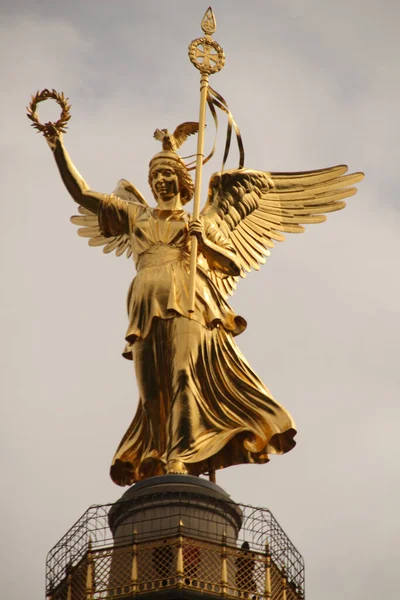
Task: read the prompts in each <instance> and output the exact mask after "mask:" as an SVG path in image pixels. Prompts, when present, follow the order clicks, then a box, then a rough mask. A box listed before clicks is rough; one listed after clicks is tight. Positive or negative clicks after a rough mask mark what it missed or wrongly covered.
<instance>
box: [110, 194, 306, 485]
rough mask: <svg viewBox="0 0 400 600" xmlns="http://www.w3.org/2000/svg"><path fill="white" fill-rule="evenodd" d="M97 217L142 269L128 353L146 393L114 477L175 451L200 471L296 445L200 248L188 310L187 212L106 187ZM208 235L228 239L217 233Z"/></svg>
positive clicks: (136, 476)
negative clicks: (130, 199) (125, 241)
mask: <svg viewBox="0 0 400 600" xmlns="http://www.w3.org/2000/svg"><path fill="white" fill-rule="evenodd" d="M98 216H99V222H100V227H101V230H102V232H103V234H105V235H120V234H122V233H125V234H127V235H129V236H130V240H131V246H132V252H133V257H134V260H135V264H136V269H137V275H136V277H135V278H134V280H133V282H132V284H131V286H130V289H129V293H128V316H129V326H128V331H127V334H126V340H127V346H126V348H125V351H124V356H125V357H126V358H130V359H133V361H134V366H135V372H136V378H137V384H138V388H139V394H140V400H139V405H138V407H137V411H136V414H135V416H134V418H133V421H132V423H131V425H130V426H129V428H128V430H127V432H126V433H125V435H124V437H123V439H122V441H121V443H120V445H119V447H118V449H117V452H116V454H115V456H114V459H113V463H112V466H111V477H112V479H113V480H114V481H115V482H116V483H118V484H119V485H129V484H131V483H133V482H135V481H139V480H141V479H144V478H147V477H150V476H152V475H155V474H160V473H162V472H165V465H166V463H167V462H169V461H171V460H179V461H182V462H184V463H185V465H186V468H187V470H188V472H189V473H190V474H192V475H199V474H201V473H204V472H207V471H209V470H210V469H219V468H224V467H228V466H230V465H234V464H240V463H264V462H267V461H268V453H275V454H282V453H284V452H287V451H289V450H290V449H291V448H293V446H294V445H295V442H294V440H293V437H294V435H295V433H296V431H295V425H294V423H293V420H292V418H291V417H290V415H289V413H288V412H287V411H286V410H285V409H284V408H283V407H282V406H281V405H280V404H278V403H277V402H276V401H275V400H274V399H273V397H272V396H271V394H270V392H269V391H268V390H267V388H266V387H265V385H264V384H263V383H262V382H261V381H260V379H259V378H258V377H257V375H256V374H255V373H254V372H253V371H252V369H251V368H250V366H249V364H248V363H247V361H246V359H245V358H244V357H243V355H242V353H241V352H240V350H239V348H238V347H237V345H236V343H235V341H234V339H233V337H234V336H235V335H238V334H239V333H241V332H242V331H243V330H244V329H245V327H246V321H245V320H244V319H243V318H242V317H240V316H238V315H236V314H235V312H234V311H233V309H232V308H231V307H230V306H229V304H228V303H227V302H226V300H225V299H224V298H223V297H222V296H221V294H220V292H219V290H218V289H217V287H216V286H215V285H214V283H213V282H212V281H211V279H210V277H209V272H210V267H209V265H208V263H207V260H206V259H205V257H204V256H202V255H199V263H198V269H197V275H196V291H195V310H194V313H193V314H192V316H191V317H190V318H189V313H188V307H189V262H190V239H189V233H188V215H187V213H185V211H183V210H178V211H160V210H158V209H155V210H153V209H150V208H148V207H145V206H142V205H140V204H134V203H127V202H125V201H123V200H120V199H119V198H116V197H114V196H108V197H106V198H105V199H104V200H103V201H102V202H101V205H100V208H99V213H98ZM206 233H207V232H206ZM210 235H211V233H210ZM212 235H213V239H212V241H213V242H214V243H217V244H220V245H221V246H225V247H226V246H227V242H226V240H222V239H221V238H220V237H219V234H218V232H217V233H215V232H214V233H213V234H212Z"/></svg>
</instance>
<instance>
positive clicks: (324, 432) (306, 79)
mask: <svg viewBox="0 0 400 600" xmlns="http://www.w3.org/2000/svg"><path fill="white" fill-rule="evenodd" d="M206 8H207V4H206V3H204V4H202V3H201V2H199V1H196V2H194V1H193V2H179V1H177V0H169V2H158V1H155V0H147V2H136V1H134V0H129V1H128V0H119V1H118V0H114V1H113V2H105V1H104V2H103V1H99V0H98V1H94V0H87V1H85V2H81V1H79V2H78V1H76V0H69V1H68V2H61V1H59V0H42V1H41V2H40V1H37V0H20V1H18V0H13V1H11V0H8V1H7V0H3V1H2V3H1V18H0V57H1V58H0V61H1V65H2V68H1V73H2V75H1V84H0V85H1V90H2V94H1V111H0V119H1V129H2V139H1V149H0V152H1V163H0V164H1V169H2V183H3V201H2V202H1V219H2V221H1V222H2V232H3V235H2V262H3V271H2V272H3V275H2V294H1V298H0V302H1V313H0V316H1V320H2V324H1V331H2V342H3V344H2V355H1V365H2V378H1V384H2V394H1V396H2V400H3V401H2V418H1V426H2V430H3V431H2V436H1V441H2V444H3V446H4V448H3V450H2V453H1V455H2V459H3V460H4V463H3V466H2V470H1V475H2V489H3V493H2V500H1V503H2V510H1V514H2V517H3V519H4V524H3V526H2V531H3V533H2V550H3V552H4V556H3V557H2V558H1V562H0V564H1V570H2V571H3V573H2V577H1V580H2V584H1V585H2V587H3V589H2V594H3V596H4V597H7V598H14V597H15V598H22V597H24V596H26V593H27V592H28V593H29V597H30V598H32V599H36V598H42V597H43V595H44V566H45V556H46V553H47V551H48V550H50V548H51V547H52V546H53V545H54V544H55V543H56V542H57V541H58V540H59V539H60V537H61V536H62V535H63V534H64V533H65V532H66V531H67V529H68V528H69V527H70V526H71V525H72V524H73V523H74V522H75V521H76V519H78V518H79V517H80V515H81V514H82V513H83V512H84V511H85V510H86V508H87V507H88V506H89V505H91V504H95V503H106V502H112V501H114V500H116V499H117V498H118V497H119V496H120V495H121V493H122V492H123V491H124V490H123V489H122V488H118V487H117V486H115V485H114V484H113V483H112V482H111V480H110V479H109V477H108V469H109V464H110V461H111V458H112V455H113V453H114V451H115V449H116V446H117V444H118V443H119V441H120V438H121V436H122V434H123V433H124V431H125V429H126V427H127V426H128V423H129V422H130V420H131V418H132V415H133V413H134V411H135V407H136V403H137V392H136V385H135V381H134V377H133V370H132V364H131V363H130V362H127V361H124V360H123V359H122V358H121V356H120V353H121V351H122V348H123V338H124V333H125V329H126V325H127V320H126V314H125V296H126V292H127V289H128V286H129V283H130V281H131V279H132V277H133V273H134V269H133V265H132V263H131V262H130V261H127V260H126V259H125V258H124V257H123V258H120V259H117V258H116V257H115V256H114V255H109V256H104V255H103V254H102V252H101V251H100V250H99V249H97V248H93V249H92V248H89V247H87V245H86V243H85V241H84V240H82V239H80V238H78V236H77V235H76V228H75V227H74V226H73V225H71V224H70V223H69V217H70V215H72V214H74V213H75V212H76V208H75V205H74V204H73V202H72V200H71V199H70V197H69V196H68V194H67V192H66V191H65V189H64V188H63V185H62V183H61V181H60V179H59V175H58V173H57V170H56V168H55V164H54V161H53V158H52V156H51V153H50V151H49V149H48V148H47V145H46V143H45V141H44V140H43V139H42V138H41V136H39V135H35V133H34V131H33V129H32V128H30V127H29V122H28V120H27V118H26V117H25V112H26V111H25V106H26V104H27V103H28V102H29V99H30V95H31V94H32V93H34V92H36V90H38V89H43V88H44V87H49V88H53V87H54V88H56V89H57V90H59V91H60V90H63V91H64V92H65V94H66V95H67V96H69V98H70V101H71V103H72V119H71V122H70V129H69V132H68V134H67V135H66V136H65V143H66V146H67V148H68V150H69V152H70V154H71V157H72V159H73V161H74V162H75V164H76V166H77V168H78V169H79V170H80V172H81V173H82V175H83V176H84V177H85V179H86V180H87V182H88V183H89V185H90V186H91V187H92V188H93V189H95V190H98V191H102V192H108V191H111V190H113V189H114V187H115V184H116V182H117V181H118V180H119V179H120V178H121V177H125V178H127V179H129V180H131V181H132V182H134V183H135V185H136V186H137V187H138V188H139V189H140V190H141V191H142V193H143V194H144V195H145V196H146V197H147V198H149V201H150V200H151V195H150V190H149V188H148V184H147V165H148V161H149V159H150V158H151V156H152V155H153V154H154V153H155V152H157V151H158V150H159V148H158V144H157V143H156V142H155V141H154V140H153V138H152V134H153V131H154V129H155V128H156V127H159V128H163V127H168V128H169V129H173V128H174V127H175V126H176V125H177V124H178V123H181V122H182V121H185V120H197V116H198V96H199V95H198V82H199V73H198V72H197V71H196V70H195V69H194V68H193V66H192V65H191V64H190V62H189V60H188V57H187V46H188V44H189V43H190V42H191V40H192V39H194V38H196V37H199V36H200V35H201V30H200V21H201V18H202V16H203V14H204V12H205V10H206ZM213 8H214V12H215V14H216V17H217V23H218V29H217V32H216V34H215V39H216V40H217V41H218V42H219V43H220V45H222V46H223V48H224V50H225V53H226V56H227V60H226V65H225V68H224V70H223V71H222V72H221V73H219V74H217V75H214V76H213V77H212V80H211V83H212V85H213V87H214V88H215V89H216V90H217V91H218V92H219V93H220V94H222V95H223V96H224V97H225V98H226V99H227V101H228V103H229V106H230V108H231V110H232V112H233V114H234V116H235V119H236V120H237V122H238V124H239V126H240V127H241V130H242V134H243V140H244V144H245V149H246V165H247V166H249V167H252V168H255V169H262V170H272V171H295V170H308V169H318V168H323V167H326V166H331V165H334V164H340V163H346V164H348V165H349V166H350V169H351V170H363V171H364V172H365V173H366V178H365V181H364V182H362V183H361V184H359V194H357V196H355V197H353V198H351V199H350V200H349V202H348V207H347V208H346V209H345V211H343V212H340V213H336V214H334V215H332V216H330V218H329V220H328V222H327V223H325V224H323V225H318V226H311V227H309V228H308V230H307V232H306V233H305V234H304V235H302V236H292V237H291V238H290V239H288V240H287V241H286V242H285V243H284V244H282V245H279V247H277V248H275V249H274V250H273V252H272V256H271V258H270V260H269V262H268V264H267V265H266V266H265V267H264V268H263V269H262V270H261V271H260V272H259V273H257V274H252V275H250V276H249V277H248V278H247V279H246V280H245V281H243V282H241V284H240V287H239V290H238V292H237V293H236V295H235V296H234V298H233V301H232V304H233V306H234V307H235V309H236V310H237V311H238V312H239V314H242V315H243V316H244V317H246V318H247V320H248V329H247V331H246V332H245V333H244V334H243V335H242V336H241V337H240V338H239V339H238V343H239V345H240V348H241V349H242V351H243V352H244V354H245V356H246V357H247V358H248V360H249V362H250V364H251V365H252V367H253V368H254V369H255V370H256V372H257V373H258V374H259V375H260V376H261V378H262V379H263V380H264V382H265V383H266V385H267V386H268V388H269V389H270V390H271V391H272V393H273V394H274V396H275V397H276V398H277V400H279V401H280V402H281V403H282V404H284V406H285V407H287V408H288V409H289V410H290V412H291V413H292V414H293V416H294V418H295V420H296V422H297V426H298V431H299V433H298V438H297V440H298V445H297V447H296V448H295V450H294V451H293V452H290V453H289V454H287V455H285V456H283V457H273V459H272V460H271V462H270V463H269V464H268V465H265V466H242V467H235V468H231V469H227V470H225V471H224V472H219V473H218V474H217V481H218V483H219V484H220V485H221V486H222V487H224V489H225V490H226V491H227V492H228V493H229V494H231V496H232V498H233V499H234V500H236V501H240V502H244V503H248V504H253V505H258V506H265V507H268V508H270V509H271V510H272V512H273V514H274V516H275V517H276V518H277V520H278V521H279V523H280V524H281V525H282V527H283V528H284V530H285V531H286V533H287V534H288V536H289V537H290V538H291V540H292V541H293V543H294V544H295V545H296V546H297V548H298V549H299V550H300V551H301V553H302V554H303V556H304V557H305V560H306V588H307V598H308V600H322V599H323V600H337V599H338V598H349V599H351V600H366V599H369V598H371V600H372V599H374V600H375V599H378V598H384V597H385V598H395V597H396V596H397V594H398V590H399V585H400V578H399V575H398V564H399V559H400V549H399V539H400V531H399V516H398V515H399V491H400V489H399V487H400V485H399V458H400V457H399V450H400V441H399V434H398V428H399V417H400V402H399V383H400V367H399V316H400V302H399V296H400V294H399V291H400V290H399V288H400V285H399V265H398V263H399V258H400V257H399V243H398V237H399V236H398V229H399V225H400V201H399V197H398V191H397V189H398V177H397V173H398V160H399V139H400V132H399V116H398V111H399V106H400V85H399V71H398V60H399V51H400V48H399V45H400V44H399V34H398V27H399V19H400V4H399V3H398V2H397V0H381V1H380V2H377V1H375V0H347V1H344V0H336V2H331V1H330V0H318V1H316V0H315V1H314V0H268V1H267V0H263V1H261V0H260V1H256V0H248V1H247V2H239V1H231V2H226V1H225V2H224V1H223V0H214V2H213ZM49 104H50V103H47V105H46V106H45V105H41V106H40V111H39V112H40V114H41V116H42V118H43V119H45V118H50V115H51V117H54V115H56V113H57V111H56V110H55V109H53V108H52V107H50V106H49ZM52 111H53V112H52ZM194 143H195V142H191V144H189V143H188V144H187V145H186V147H185V152H186V151H187V153H191V152H193V151H194V148H195V145H194ZM211 143H212V124H211V122H210V123H209V127H208V133H207V144H208V146H209V147H210V145H211ZM221 156H222V147H221V145H220V147H219V153H217V157H216V158H215V160H214V161H213V164H212V167H211V169H212V170H218V168H219V166H220V161H221ZM236 160H237V158H236V156H235V153H233V155H232V159H231V163H230V166H236ZM210 173H211V170H210V169H208V170H206V172H205V179H204V195H205V193H206V182H207V177H208V176H209V175H210ZM289 237H290V236H289Z"/></svg>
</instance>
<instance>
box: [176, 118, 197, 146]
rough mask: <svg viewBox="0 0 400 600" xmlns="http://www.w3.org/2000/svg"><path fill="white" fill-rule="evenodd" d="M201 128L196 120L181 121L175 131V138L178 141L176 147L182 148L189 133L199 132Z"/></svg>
mask: <svg viewBox="0 0 400 600" xmlns="http://www.w3.org/2000/svg"><path fill="white" fill-rule="evenodd" d="M198 130H199V124H198V123H196V122H194V121H187V122H186V123H181V125H178V127H177V128H176V129H175V131H174V138H175V143H176V149H177V150H178V148H180V147H181V146H182V144H183V142H186V140H187V138H188V137H189V135H193V134H194V133H197V132H198Z"/></svg>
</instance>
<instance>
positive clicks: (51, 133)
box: [43, 123, 62, 152]
mask: <svg viewBox="0 0 400 600" xmlns="http://www.w3.org/2000/svg"><path fill="white" fill-rule="evenodd" d="M43 135H44V137H45V138H46V142H47V143H48V145H49V148H50V150H51V151H52V152H54V150H55V149H56V146H57V141H58V140H61V137H62V133H61V132H60V131H58V129H57V127H56V126H55V125H54V123H46V130H45V131H44V132H43Z"/></svg>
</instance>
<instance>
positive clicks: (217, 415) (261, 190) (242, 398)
mask: <svg viewBox="0 0 400 600" xmlns="http://www.w3.org/2000/svg"><path fill="white" fill-rule="evenodd" d="M196 129H197V128H196V124H193V123H189V124H183V125H181V126H180V127H178V128H177V130H176V131H175V133H174V134H173V135H170V134H169V133H168V131H167V130H157V131H156V133H155V137H156V139H159V140H160V141H161V142H162V143H163V150H162V151H161V152H159V153H158V154H156V155H155V156H154V157H153V158H152V159H151V161H150V166H149V184H150V187H151V190H152V192H153V195H154V197H155V200H156V203H157V206H156V207H155V208H153V207H151V206H149V205H148V204H147V203H146V201H145V199H144V197H143V196H142V195H141V194H140V192H139V191H138V190H137V189H136V188H135V186H134V185H132V184H131V183H129V182H128V181H126V180H124V179H122V180H121V181H120V182H119V183H118V186H117V188H116V189H115V191H114V192H113V193H112V194H102V193H97V192H94V191H93V190H91V189H90V188H89V186H88V185H87V183H86V182H85V181H84V179H83V178H82V177H81V176H80V175H79V173H78V171H77V170H76V169H75V167H74V166H73V164H72V162H71V160H70V158H69V156H68V154H67V152H66V150H65V148H64V145H63V141H62V133H61V132H60V128H58V129H57V128H53V129H52V130H51V129H50V130H49V129H48V131H47V132H45V135H46V138H47V141H48V143H49V146H50V148H51V150H52V151H53V154H54V157H55V160H56V163H57V166H58V169H59V171H60V174H61V177H62V179H63V181H64V184H65V185H66V187H67V189H68V191H69V193H70V194H71V196H72V198H73V199H74V200H75V202H77V203H78V204H79V213H80V215H79V216H75V217H72V222H73V223H75V224H77V225H80V226H81V228H80V229H79V231H78V233H79V235H81V236H83V237H87V238H89V245H90V246H104V248H103V250H104V252H106V253H107V252H113V251H115V254H116V255H117V256H121V255H122V254H124V253H126V255H127V256H128V257H133V261H134V263H135V267H136V276H135V277H134V279H133V281H132V283H131V285H130V288H129V292H128V301H127V304H128V318H129V325H128V330H127V333H126V347H125V350H124V356H125V357H126V358H127V359H131V360H133V362H134V367H135V373H136V379H137V385H138V388H139V394H140V400H139V404H138V407H137V410H136V414H135V416H134V418H133V421H132V423H131V424H130V425H129V427H128V430H127V432H126V433H125V435H124V437H123V438H122V441H121V443H120V445H119V447H118V449H117V451H116V454H115V456H114V459H113V463H112V466H111V477H112V479H113V480H114V481H115V482H116V483H117V484H119V485H129V484H131V483H133V482H136V481H139V480H141V479H145V478H147V477H150V476H152V475H157V474H163V473H181V474H185V473H189V474H192V475H200V474H201V473H206V472H211V471H214V470H215V469H221V468H224V467H228V466H230V465H234V464H239V463H265V462H267V461H268V455H269V454H271V453H272V454H282V453H285V452H288V451H289V450H291V449H292V448H293V446H294V445H295V441H294V436H295V434H296V430H295V425H294V422H293V420H292V418H291V416H290V415H289V413H288V412H287V411H286V410H285V408H284V407H283V406H281V405H280V404H279V403H278V402H277V401H276V400H275V399H274V398H273V397H272V395H271V393H270V392H269V391H268V389H267V388H266V387H265V385H264V384H263V383H262V382H261V380H260V379H259V377H258V376H257V375H256V374H255V373H254V371H253V370H252V369H251V367H250V365H249V364H248V363H247V361H246V359H245V358H244V356H243V355H242V353H241V352H240V350H239V348H238V346H237V345H236V343H235V339H234V338H235V336H237V335H239V334H240V333H242V331H244V329H245V328H246V321H245V319H244V318H243V317H241V316H239V315H237V314H236V313H235V311H234V310H233V309H232V307H231V306H230V305H229V304H228V302H227V299H228V297H229V296H230V295H231V294H232V293H233V292H234V290H235V288H236V285H237V283H238V281H239V280H240V279H241V278H242V277H244V276H245V274H246V272H249V271H251V270H252V269H256V270H258V269H259V267H260V265H262V264H264V263H265V260H266V257H267V256H268V255H269V252H270V249H271V248H273V246H274V244H275V242H281V241H283V240H284V234H285V233H300V232H302V231H304V229H303V226H304V225H305V224H309V223H322V222H323V221H325V219H326V217H325V213H329V212H332V211H336V210H340V209H342V208H343V207H344V206H345V203H344V202H343V199H344V198H346V197H348V196H351V195H353V194H354V193H355V192H356V189H355V188H354V187H351V186H352V185H353V184H354V183H356V182H358V181H360V180H361V179H362V177H363V175H362V173H355V174H347V175H346V172H347V167H346V166H336V167H331V168H328V169H322V170H319V171H307V172H301V173H272V172H271V173H268V172H264V171H255V170H252V169H247V168H239V169H233V170H228V171H225V172H219V173H216V174H214V175H213V176H212V177H211V180H210V183H209V191H208V199H207V202H206V204H205V206H204V208H203V210H202V213H201V217H200V219H199V220H194V221H193V220H191V219H190V217H189V215H188V213H187V212H186V211H185V210H184V208H183V207H184V205H185V204H186V203H187V202H189V200H190V199H191V197H192V195H193V188H194V186H193V182H192V179H191V176H190V174H189V172H188V169H187V166H186V165H185V163H184V161H183V160H182V158H181V157H180V156H178V154H177V153H176V150H177V149H178V147H179V145H181V144H182V142H183V141H184V140H185V139H186V137H187V136H188V135H190V134H191V133H194V132H195V131H196ZM191 235H196V237H197V239H198V249H199V254H198V267H197V271H196V279H195V306H194V312H193V313H189V255H190V246H191V241H190V240H191Z"/></svg>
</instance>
